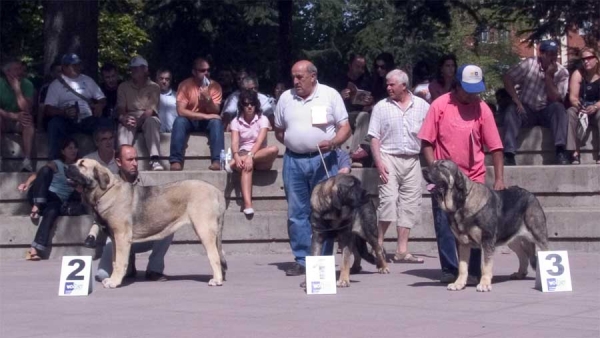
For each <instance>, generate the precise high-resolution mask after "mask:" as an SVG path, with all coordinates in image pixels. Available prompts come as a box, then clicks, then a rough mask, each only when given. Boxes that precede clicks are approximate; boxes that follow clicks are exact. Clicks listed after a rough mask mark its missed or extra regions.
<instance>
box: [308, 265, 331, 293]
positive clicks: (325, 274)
mask: <svg viewBox="0 0 600 338" xmlns="http://www.w3.org/2000/svg"><path fill="white" fill-rule="evenodd" d="M336 291H337V290H336V281H335V257H334V256H307V257H306V293H307V294H309V295H315V294H319V295H332V294H335V293H336Z"/></svg>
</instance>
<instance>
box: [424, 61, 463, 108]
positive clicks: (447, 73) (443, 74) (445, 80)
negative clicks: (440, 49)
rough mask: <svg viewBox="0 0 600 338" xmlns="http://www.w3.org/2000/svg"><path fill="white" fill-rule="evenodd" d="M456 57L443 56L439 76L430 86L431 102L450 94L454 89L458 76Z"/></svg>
mask: <svg viewBox="0 0 600 338" xmlns="http://www.w3.org/2000/svg"><path fill="white" fill-rule="evenodd" d="M456 68H457V62H456V56H454V54H446V55H443V56H442V57H441V59H440V62H439V64H438V75H437V78H436V79H435V80H433V81H432V82H431V83H430V84H429V93H430V94H431V102H433V101H434V100H435V99H437V98H438V97H440V96H442V95H444V94H446V93H448V92H449V91H450V90H451V89H452V83H453V82H454V76H455V75H456Z"/></svg>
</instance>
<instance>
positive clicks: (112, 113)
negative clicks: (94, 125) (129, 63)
mask: <svg viewBox="0 0 600 338" xmlns="http://www.w3.org/2000/svg"><path fill="white" fill-rule="evenodd" d="M100 74H101V75H102V84H101V85H100V89H102V92H103V93H104V96H106V106H104V110H103V111H102V116H103V117H105V118H108V119H111V120H118V117H119V114H118V111H117V91H118V89H119V85H120V84H121V81H120V79H119V71H118V70H117V67H116V66H115V65H113V64H112V63H105V64H104V65H103V66H102V68H100ZM115 122H116V121H115Z"/></svg>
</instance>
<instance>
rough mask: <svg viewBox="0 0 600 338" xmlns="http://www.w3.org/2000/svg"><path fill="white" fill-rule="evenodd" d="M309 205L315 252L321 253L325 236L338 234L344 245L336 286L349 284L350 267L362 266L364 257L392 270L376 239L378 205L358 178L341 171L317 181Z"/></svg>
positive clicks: (372, 262) (381, 268)
mask: <svg viewBox="0 0 600 338" xmlns="http://www.w3.org/2000/svg"><path fill="white" fill-rule="evenodd" d="M310 205H311V207H312V212H311V215H310V223H311V226H312V232H313V234H312V248H311V249H312V250H311V251H312V255H313V256H319V255H321V251H322V247H323V240H325V239H326V238H331V239H333V238H337V239H338V242H339V245H340V248H342V265H341V268H340V278H339V280H338V282H337V286H339V287H348V286H350V270H352V272H359V271H360V270H361V267H360V259H361V257H362V258H364V259H365V260H366V261H368V262H369V263H371V264H375V265H376V266H377V269H378V271H379V273H389V272H390V270H389V269H388V267H387V263H386V261H385V252H384V250H383V248H382V247H381V246H380V245H379V243H378V242H377V232H378V229H377V215H376V213H375V206H374V205H373V203H372V202H371V200H370V198H369V196H368V194H367V191H366V190H365V189H363V188H362V186H361V183H360V180H359V179H358V178H356V177H354V176H352V175H348V174H340V175H337V176H334V177H332V178H330V179H328V180H326V181H323V182H321V183H319V184H317V186H315V188H314V189H313V192H312V195H311V198H310ZM367 243H369V244H370V245H371V247H372V249H373V253H371V252H369V250H368V248H367ZM353 254H354V264H353V266H352V269H351V268H350V258H351V257H352V255H353ZM373 254H374V255H373Z"/></svg>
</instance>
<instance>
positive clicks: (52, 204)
mask: <svg viewBox="0 0 600 338" xmlns="http://www.w3.org/2000/svg"><path fill="white" fill-rule="evenodd" d="M77 152H78V146H77V142H76V141H75V140H74V139H72V138H66V139H65V140H64V141H63V143H62V145H61V147H60V159H57V160H53V161H51V162H48V164H46V165H45V166H44V167H42V168H41V169H40V170H39V171H38V172H37V174H33V175H31V176H30V177H29V178H28V179H27V181H25V182H24V183H21V184H20V185H19V187H18V188H17V189H19V191H21V192H25V191H27V190H29V191H27V199H28V200H29V203H30V204H31V205H32V207H31V214H30V217H31V220H32V221H33V222H34V223H35V224H37V223H38V222H39V218H40V216H41V217H42V221H41V223H40V224H39V227H38V230H37V232H36V234H35V239H34V240H33V242H32V243H31V248H30V249H29V250H28V251H27V253H26V255H25V259H26V260H28V261H39V260H40V259H41V255H40V253H42V252H44V251H46V248H47V246H48V244H49V242H50V232H51V230H52V227H53V226H54V223H55V221H56V219H57V218H58V216H60V215H62V214H64V211H61V210H63V205H67V202H68V201H69V200H70V198H71V195H72V193H73V191H74V188H73V186H71V185H70V184H69V183H68V182H67V177H66V176H65V171H66V170H67V166H68V165H69V164H73V163H75V161H77V158H78V155H77Z"/></svg>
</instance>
